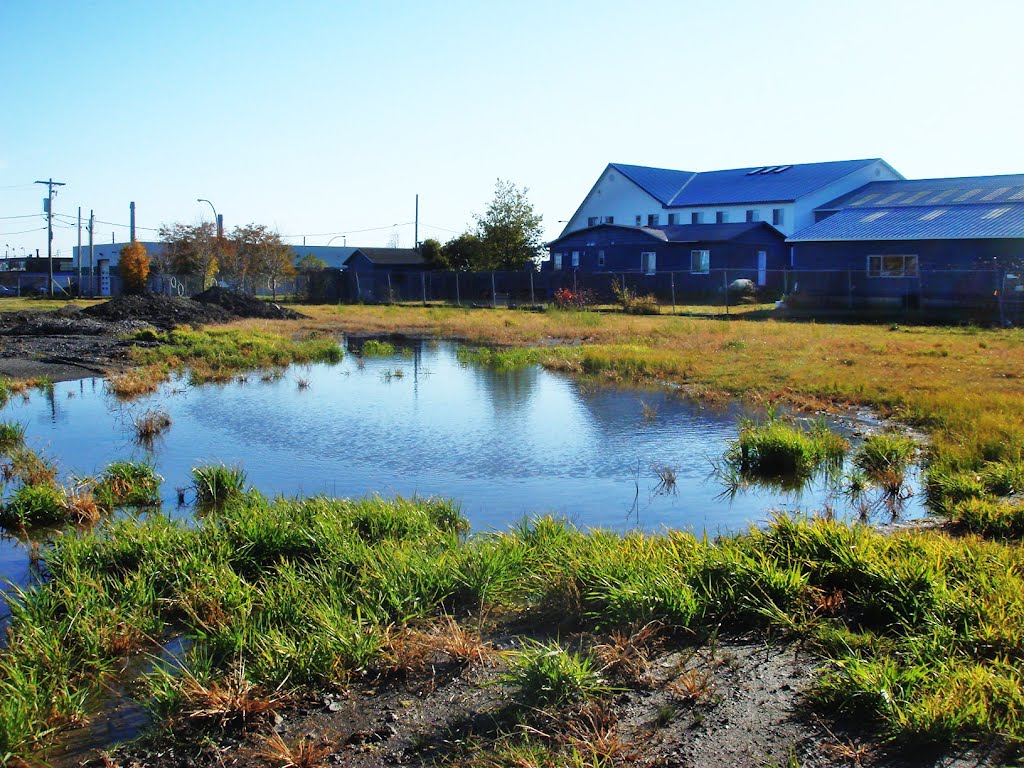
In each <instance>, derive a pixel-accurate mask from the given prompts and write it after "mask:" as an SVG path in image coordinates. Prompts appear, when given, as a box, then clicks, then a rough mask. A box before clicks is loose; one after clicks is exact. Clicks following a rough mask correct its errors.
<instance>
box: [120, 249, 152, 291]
mask: <svg viewBox="0 0 1024 768" xmlns="http://www.w3.org/2000/svg"><path fill="white" fill-rule="evenodd" d="M118 264H119V265H120V266H119V267H118V269H119V270H120V272H121V280H122V281H124V292H125V293H144V292H145V291H146V280H147V278H149V254H148V253H146V246H144V245H143V244H142V243H138V242H136V243H128V245H126V246H124V247H123V248H122V249H121V258H120V260H119V262H118Z"/></svg>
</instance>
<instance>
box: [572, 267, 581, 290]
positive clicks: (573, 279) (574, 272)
mask: <svg viewBox="0 0 1024 768" xmlns="http://www.w3.org/2000/svg"><path fill="white" fill-rule="evenodd" d="M572 292H573V293H579V289H577V288H576V270H575V269H574V270H573V271H572Z"/></svg>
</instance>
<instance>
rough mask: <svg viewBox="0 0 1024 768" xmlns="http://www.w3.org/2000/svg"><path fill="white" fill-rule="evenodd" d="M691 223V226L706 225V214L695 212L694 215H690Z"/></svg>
mask: <svg viewBox="0 0 1024 768" xmlns="http://www.w3.org/2000/svg"><path fill="white" fill-rule="evenodd" d="M690 223H691V224H703V223H704V214H703V213H701V212H700V211H694V212H693V213H691V214H690Z"/></svg>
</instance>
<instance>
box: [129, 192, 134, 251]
mask: <svg viewBox="0 0 1024 768" xmlns="http://www.w3.org/2000/svg"><path fill="white" fill-rule="evenodd" d="M128 209H129V211H130V214H131V232H130V234H131V240H132V242H133V243H134V242H135V203H134V201H133V202H131V203H129V204H128Z"/></svg>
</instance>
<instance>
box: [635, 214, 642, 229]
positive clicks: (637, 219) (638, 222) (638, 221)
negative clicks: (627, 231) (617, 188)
mask: <svg viewBox="0 0 1024 768" xmlns="http://www.w3.org/2000/svg"><path fill="white" fill-rule="evenodd" d="M642 221H643V219H642V218H641V217H640V214H639V213H638V214H637V215H636V225H637V226H638V227H639V226H640V223H641V222H642Z"/></svg>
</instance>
